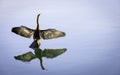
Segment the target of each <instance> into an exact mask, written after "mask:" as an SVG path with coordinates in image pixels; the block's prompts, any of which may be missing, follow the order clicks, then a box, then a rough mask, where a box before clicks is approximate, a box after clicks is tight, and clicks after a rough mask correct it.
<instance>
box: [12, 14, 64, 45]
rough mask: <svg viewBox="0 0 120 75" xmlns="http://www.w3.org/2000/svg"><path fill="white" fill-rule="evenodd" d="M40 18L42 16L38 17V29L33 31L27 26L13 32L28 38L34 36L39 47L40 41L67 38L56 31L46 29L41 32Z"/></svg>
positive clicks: (17, 28)
mask: <svg viewBox="0 0 120 75" xmlns="http://www.w3.org/2000/svg"><path fill="white" fill-rule="evenodd" d="M39 16H40V14H38V15H37V21H36V22H37V26H36V29H31V28H28V27H26V26H20V27H13V28H12V30H11V31H12V32H13V33H16V34H18V35H21V36H23V37H26V38H30V37H31V36H32V35H33V39H34V41H36V42H37V44H38V47H39V46H40V39H41V38H42V39H44V40H46V39H53V38H58V37H63V36H65V32H62V31H59V30H56V29H46V30H41V29H40V25H39Z"/></svg>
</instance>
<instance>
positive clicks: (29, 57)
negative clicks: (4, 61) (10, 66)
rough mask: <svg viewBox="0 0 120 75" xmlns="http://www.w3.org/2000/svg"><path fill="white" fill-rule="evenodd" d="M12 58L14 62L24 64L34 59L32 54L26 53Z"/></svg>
mask: <svg viewBox="0 0 120 75" xmlns="http://www.w3.org/2000/svg"><path fill="white" fill-rule="evenodd" d="M14 58H15V59H16V60H21V61H24V62H29V61H31V60H33V59H35V58H36V56H35V55H34V54H33V53H32V52H27V53H24V54H21V55H18V56H14Z"/></svg>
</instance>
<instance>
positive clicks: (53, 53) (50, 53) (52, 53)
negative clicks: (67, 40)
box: [42, 48, 67, 58]
mask: <svg viewBox="0 0 120 75" xmlns="http://www.w3.org/2000/svg"><path fill="white" fill-rule="evenodd" d="M66 50H67V49H66V48H63V49H44V51H43V52H42V56H43V57H46V58H55V57H57V56H59V55H61V54H63V53H64V52H66Z"/></svg>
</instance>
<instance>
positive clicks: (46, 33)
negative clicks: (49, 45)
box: [40, 29, 65, 39]
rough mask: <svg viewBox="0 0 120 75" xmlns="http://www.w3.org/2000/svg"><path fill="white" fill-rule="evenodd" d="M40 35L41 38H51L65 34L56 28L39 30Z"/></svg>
mask: <svg viewBox="0 0 120 75" xmlns="http://www.w3.org/2000/svg"><path fill="white" fill-rule="evenodd" d="M40 35H41V37H42V38H43V39H53V38H58V37H63V36H65V33H64V32H62V31H59V30H56V29H46V30H40Z"/></svg>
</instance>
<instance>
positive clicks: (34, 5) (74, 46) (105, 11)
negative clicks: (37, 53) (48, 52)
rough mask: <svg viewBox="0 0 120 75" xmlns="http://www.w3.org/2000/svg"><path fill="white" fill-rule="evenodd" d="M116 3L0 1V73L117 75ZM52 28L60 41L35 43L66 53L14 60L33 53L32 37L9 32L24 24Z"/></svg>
mask: <svg viewBox="0 0 120 75" xmlns="http://www.w3.org/2000/svg"><path fill="white" fill-rule="evenodd" d="M119 7H120V2H119V1H118V0H96V1H95V0H88V1H87V0H75V1H72V0H70V1H68V0H66V1H64V0H59V1H55V0H50V1H49V0H45V1H42V0H39V1H38V0H34V1H29V0H26V1H24V0H20V1H15V0H11V1H7V0H1V1H0V9H1V10H0V16H1V17H0V33H1V34H0V75H120V54H119V53H120V39H119V38H120V33H119V32H120V21H119V20H120V10H119ZM39 12H40V13H42V15H41V17H40V28H41V29H47V28H55V29H58V30H61V31H64V32H65V33H66V36H65V37H62V38H57V39H52V40H41V46H40V48H41V49H42V50H44V49H61V48H66V49H67V50H66V52H64V53H63V54H61V55H59V56H57V57H55V58H53V59H48V58H45V57H43V65H44V67H45V68H46V70H42V69H41V66H40V61H39V59H34V60H32V61H30V62H23V61H19V60H16V59H15V58H14V56H17V55H21V54H24V53H26V52H29V51H31V52H32V53H34V50H33V49H31V48H29V45H30V44H31V43H32V42H33V38H30V39H28V38H24V37H21V36H19V35H16V34H14V33H12V32H11V29H12V27H16V26H20V25H24V26H27V27H29V28H35V26H36V16H37V14H38V13H39Z"/></svg>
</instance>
